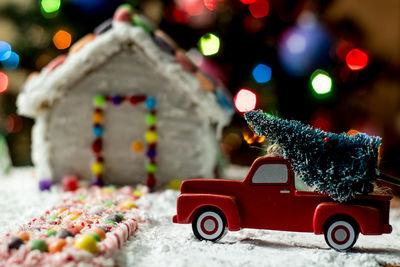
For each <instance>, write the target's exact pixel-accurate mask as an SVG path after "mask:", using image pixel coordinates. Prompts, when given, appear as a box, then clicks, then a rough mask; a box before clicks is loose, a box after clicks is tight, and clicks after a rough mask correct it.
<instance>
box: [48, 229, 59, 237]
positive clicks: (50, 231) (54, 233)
mask: <svg viewBox="0 0 400 267" xmlns="http://www.w3.org/2000/svg"><path fill="white" fill-rule="evenodd" d="M56 234H57V231H56V230H49V231H47V232H46V235H47V236H53V235H56Z"/></svg>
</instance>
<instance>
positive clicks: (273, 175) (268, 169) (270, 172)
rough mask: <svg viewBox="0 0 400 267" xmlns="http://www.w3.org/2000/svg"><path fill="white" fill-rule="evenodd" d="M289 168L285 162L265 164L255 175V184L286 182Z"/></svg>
mask: <svg viewBox="0 0 400 267" xmlns="http://www.w3.org/2000/svg"><path fill="white" fill-rule="evenodd" d="M287 181H288V170H287V166H286V165H285V164H263V165H261V166H259V167H258V169H257V170H256V172H255V173H254V175H253V178H252V183H253V184H285V183H287Z"/></svg>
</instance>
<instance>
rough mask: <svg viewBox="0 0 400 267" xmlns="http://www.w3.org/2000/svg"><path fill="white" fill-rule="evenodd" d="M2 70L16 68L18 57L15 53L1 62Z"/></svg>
mask: <svg viewBox="0 0 400 267" xmlns="http://www.w3.org/2000/svg"><path fill="white" fill-rule="evenodd" d="M1 64H2V65H3V67H4V68H6V69H9V70H13V69H16V68H18V65H19V56H18V54H17V53H15V52H11V53H10V56H9V57H8V58H7V59H6V60H3V61H2V62H1Z"/></svg>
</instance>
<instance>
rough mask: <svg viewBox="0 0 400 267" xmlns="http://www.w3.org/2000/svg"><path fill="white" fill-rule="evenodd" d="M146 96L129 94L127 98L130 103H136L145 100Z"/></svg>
mask: <svg viewBox="0 0 400 267" xmlns="http://www.w3.org/2000/svg"><path fill="white" fill-rule="evenodd" d="M146 98H147V97H146V96H144V95H133V96H130V97H129V98H128V100H129V102H130V103H131V104H132V105H137V104H139V103H142V102H144V101H146Z"/></svg>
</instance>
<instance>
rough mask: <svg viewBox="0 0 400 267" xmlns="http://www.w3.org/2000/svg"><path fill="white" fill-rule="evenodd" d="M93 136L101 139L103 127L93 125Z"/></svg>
mask: <svg viewBox="0 0 400 267" xmlns="http://www.w3.org/2000/svg"><path fill="white" fill-rule="evenodd" d="M93 135H94V136H96V137H101V136H102V135H103V127H102V126H101V125H95V126H94V127H93Z"/></svg>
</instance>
